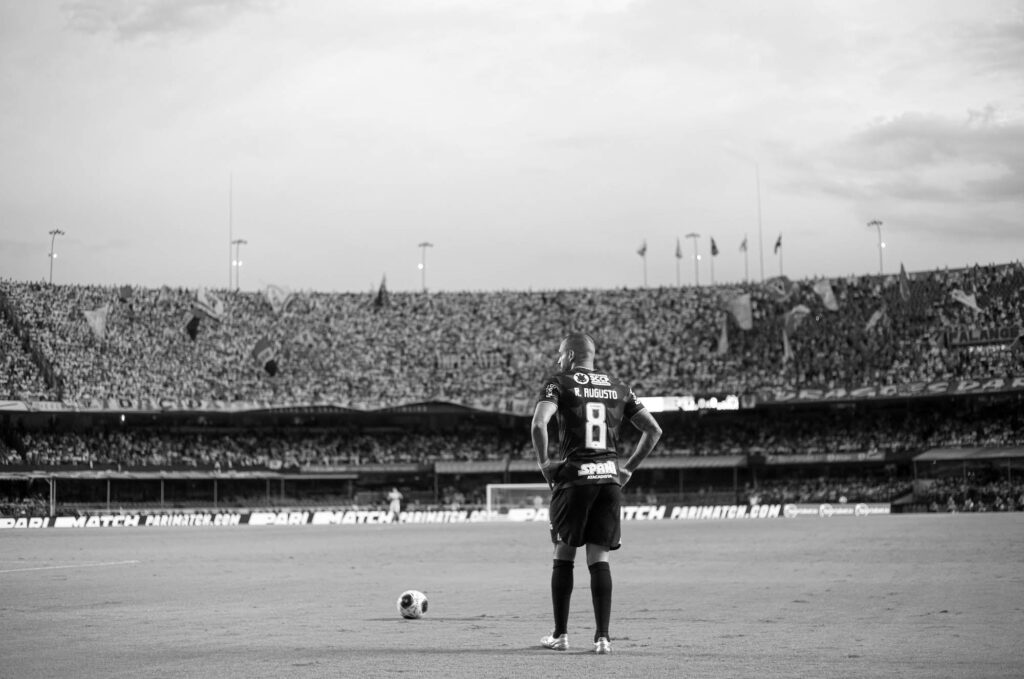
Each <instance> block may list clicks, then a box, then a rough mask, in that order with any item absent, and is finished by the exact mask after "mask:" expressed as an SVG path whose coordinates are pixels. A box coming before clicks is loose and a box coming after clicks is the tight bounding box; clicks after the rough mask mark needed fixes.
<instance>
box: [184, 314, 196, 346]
mask: <svg viewBox="0 0 1024 679" xmlns="http://www.w3.org/2000/svg"><path fill="white" fill-rule="evenodd" d="M185 332H187V333H188V337H189V339H191V340H192V341H193V342H195V341H196V337H197V336H198V335H199V316H196V315H195V313H192V314H189V319H188V323H186V324H185Z"/></svg>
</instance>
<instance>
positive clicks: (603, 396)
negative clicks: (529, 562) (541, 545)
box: [531, 332, 661, 654]
mask: <svg viewBox="0 0 1024 679" xmlns="http://www.w3.org/2000/svg"><path fill="white" fill-rule="evenodd" d="M594 354H595V346H594V340H593V338H591V337H590V335H587V334H585V333H576V332H574V333H571V334H569V335H568V336H567V337H566V338H565V339H564V340H562V343H561V344H560V345H559V347H558V367H559V372H557V373H555V374H553V375H551V376H549V377H548V378H547V379H546V380H544V385H543V386H542V387H541V392H540V397H539V399H538V402H537V406H536V408H535V409H534V412H533V424H532V427H531V431H532V437H533V448H534V451H535V452H536V453H537V463H538V464H539V465H540V470H541V473H542V474H543V475H544V479H545V480H546V481H547V482H548V485H550V486H551V489H552V494H551V510H550V511H551V541H552V542H553V543H554V546H555V549H554V562H553V564H552V571H551V603H552V608H553V610H554V616H555V629H554V630H553V631H552V632H551V634H550V635H549V636H546V637H544V638H543V639H541V645H542V646H544V647H545V648H550V649H553V650H556V651H564V650H566V649H567V648H569V635H568V630H567V626H568V623H569V601H570V598H571V597H572V588H573V566H574V563H575V561H576V549H577V548H578V547H582V546H584V545H586V554H587V567H588V568H589V570H590V593H591V599H592V601H593V605H594V620H595V622H596V625H597V629H596V630H595V632H594V650H595V651H596V652H597V653H601V654H605V653H610V652H611V643H610V639H611V637H610V636H609V631H608V625H609V621H610V619H611V608H612V574H611V569H610V567H609V564H608V556H609V553H610V552H611V550H614V549H618V548H619V546H620V545H619V538H620V533H621V530H620V529H621V526H620V523H621V517H620V508H621V505H622V486H623V485H624V484H625V483H627V482H628V481H629V478H630V477H631V476H632V475H633V472H634V471H636V468H637V467H638V466H639V465H640V463H641V462H643V460H644V458H646V457H647V456H648V455H649V454H650V452H651V450H653V449H654V446H655V445H656V444H657V443H658V439H659V438H661V427H660V426H658V423H657V421H655V419H654V417H653V416H652V415H651V414H650V413H649V412H648V411H647V409H646V408H644V406H643V404H641V403H640V401H639V400H637V397H636V395H635V394H634V393H633V390H632V389H630V387H629V386H628V385H627V384H626V383H624V382H621V381H619V380H618V379H616V378H614V377H612V376H611V375H609V374H607V373H604V372H600V371H598V370H596V369H595V368H594ZM556 415H557V421H558V439H559V440H558V450H559V454H558V457H557V459H552V458H549V457H548V423H549V422H550V421H551V418H552V417H555V416H556ZM626 419H628V420H629V422H630V423H631V424H632V425H633V426H634V427H636V428H637V429H639V430H640V432H641V436H640V440H639V441H638V442H637V446H636V449H635V450H634V451H633V453H632V454H631V455H630V456H629V458H628V459H627V460H626V461H625V462H623V463H621V464H620V462H619V450H618V430H619V427H620V425H621V424H622V422H623V421H624V420H626Z"/></svg>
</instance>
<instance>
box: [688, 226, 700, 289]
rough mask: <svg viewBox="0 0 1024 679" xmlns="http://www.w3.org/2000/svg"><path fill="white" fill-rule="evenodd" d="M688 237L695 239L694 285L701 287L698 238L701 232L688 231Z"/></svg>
mask: <svg viewBox="0 0 1024 679" xmlns="http://www.w3.org/2000/svg"><path fill="white" fill-rule="evenodd" d="M686 237H687V238H689V239H690V240H692V241H693V281H694V285H696V286H697V287H698V288H699V287H700V255H699V254H697V239H698V238H700V234H699V233H688V234H686Z"/></svg>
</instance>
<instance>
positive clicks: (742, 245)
mask: <svg viewBox="0 0 1024 679" xmlns="http://www.w3.org/2000/svg"><path fill="white" fill-rule="evenodd" d="M746 251H747V237H746V236H744V237H743V242H742V243H740V252H746Z"/></svg>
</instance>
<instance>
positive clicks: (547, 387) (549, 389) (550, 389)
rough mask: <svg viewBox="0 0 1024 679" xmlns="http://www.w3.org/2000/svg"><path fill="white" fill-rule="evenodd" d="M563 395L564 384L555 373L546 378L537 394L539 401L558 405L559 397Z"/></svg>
mask: <svg viewBox="0 0 1024 679" xmlns="http://www.w3.org/2000/svg"><path fill="white" fill-rule="evenodd" d="M561 395H562V386H561V385H560V384H559V383H558V380H557V379H556V378H555V376H554V375H551V376H549V377H548V378H547V379H545V380H544V384H543V385H542V386H541V388H540V393H539V394H538V395H537V402H538V403H541V402H544V401H547V402H548V403H553V404H555V405H556V406H557V405H558V398H559V397H560V396H561Z"/></svg>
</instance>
